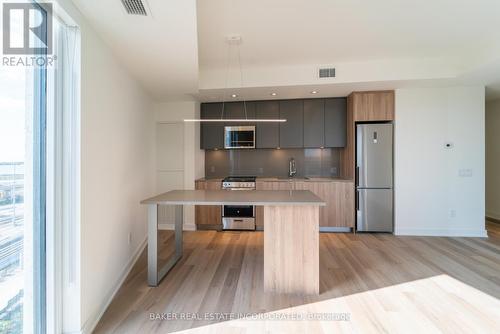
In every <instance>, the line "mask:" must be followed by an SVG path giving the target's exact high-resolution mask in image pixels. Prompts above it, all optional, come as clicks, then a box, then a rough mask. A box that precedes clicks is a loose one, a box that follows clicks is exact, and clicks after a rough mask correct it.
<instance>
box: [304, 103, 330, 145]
mask: <svg viewBox="0 0 500 334" xmlns="http://www.w3.org/2000/svg"><path fill="white" fill-rule="evenodd" d="M324 146H325V100H324V99H311V100H304V147H306V148H316V147H324Z"/></svg>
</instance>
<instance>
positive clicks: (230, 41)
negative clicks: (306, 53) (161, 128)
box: [184, 36, 286, 123]
mask: <svg viewBox="0 0 500 334" xmlns="http://www.w3.org/2000/svg"><path fill="white" fill-rule="evenodd" d="M226 43H227V45H228V47H227V67H226V78H225V84H224V90H223V93H222V109H221V117H220V119H184V122H204V123H205V122H206V123H210V122H211V123H217V122H224V123H245V122H249V123H283V122H286V119H282V118H275V119H264V118H262V119H248V114H247V104H246V101H245V98H244V97H243V95H242V94H241V93H240V94H241V95H242V99H243V110H244V112H245V118H240V119H224V107H225V103H226V91H227V79H228V75H229V69H230V65H231V47H232V46H233V45H236V48H237V51H238V67H239V71H240V88H241V89H243V69H242V67H241V55H240V44H241V36H228V37H226ZM231 96H232V97H237V96H238V95H236V94H232V95H231Z"/></svg>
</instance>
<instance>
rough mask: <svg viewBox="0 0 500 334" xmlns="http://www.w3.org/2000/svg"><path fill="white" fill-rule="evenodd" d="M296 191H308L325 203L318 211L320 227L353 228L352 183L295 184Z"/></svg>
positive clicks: (304, 182) (309, 182) (305, 182)
mask: <svg viewBox="0 0 500 334" xmlns="http://www.w3.org/2000/svg"><path fill="white" fill-rule="evenodd" d="M296 183H297V184H296V186H295V188H296V189H297V190H309V191H311V192H312V193H314V194H315V195H316V196H318V197H319V198H321V199H322V200H324V201H325V202H326V206H323V207H320V209H319V226H320V227H352V228H353V227H354V205H355V203H354V200H355V199H354V183H353V182H312V181H301V182H296Z"/></svg>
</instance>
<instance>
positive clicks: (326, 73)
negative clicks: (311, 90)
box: [318, 67, 335, 79]
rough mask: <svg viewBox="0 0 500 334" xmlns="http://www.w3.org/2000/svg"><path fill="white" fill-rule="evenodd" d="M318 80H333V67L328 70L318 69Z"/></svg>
mask: <svg viewBox="0 0 500 334" xmlns="http://www.w3.org/2000/svg"><path fill="white" fill-rule="evenodd" d="M318 74H319V78H320V79H321V78H335V68H334V67H329V68H320V69H319V72H318Z"/></svg>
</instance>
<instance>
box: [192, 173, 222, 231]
mask: <svg viewBox="0 0 500 334" xmlns="http://www.w3.org/2000/svg"><path fill="white" fill-rule="evenodd" d="M195 188H196V189H197V190H220V189H221V183H220V182H217V181H197V182H196V184H195ZM194 211H195V222H196V227H197V229H199V230H212V229H213V230H220V229H222V208H221V206H220V205H196V206H195V210H194Z"/></svg>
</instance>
